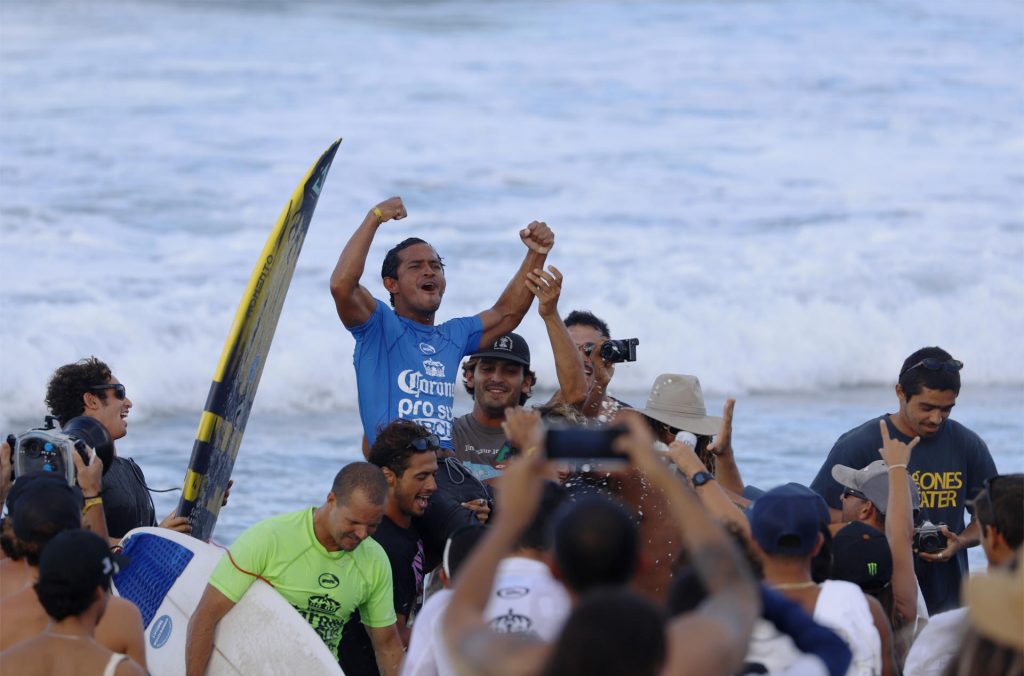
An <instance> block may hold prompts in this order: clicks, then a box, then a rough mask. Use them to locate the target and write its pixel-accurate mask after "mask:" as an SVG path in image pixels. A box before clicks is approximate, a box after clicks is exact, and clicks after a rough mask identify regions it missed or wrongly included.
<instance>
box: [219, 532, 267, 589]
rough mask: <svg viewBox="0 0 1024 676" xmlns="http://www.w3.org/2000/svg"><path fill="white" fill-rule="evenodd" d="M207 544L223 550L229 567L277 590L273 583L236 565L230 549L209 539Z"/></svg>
mask: <svg viewBox="0 0 1024 676" xmlns="http://www.w3.org/2000/svg"><path fill="white" fill-rule="evenodd" d="M209 543H210V544H211V545H213V546H214V547H220V548H221V549H223V550H224V551H225V552H227V553H228V560H229V561H231V565H232V566H234V567H235V568H236V569H238V570H239V571H241V572H243V573H245V574H246V575H251V576H252V577H254V578H256V579H257V580H263V581H264V582H266V583H267V584H268V585H270V587H271V589H277V588H276V587H274V583H273V582H271V581H270V580H268V579H267V578H265V577H263V576H262V575H259V574H257V573H254V572H252V571H249V570H246V569H245V568H242V567H241V566H240V565H238V564H237V563H236V562H235V557H233V556H231V550H230V549H228V548H227V547H225V546H224V545H222V544H221V543H219V542H214V541H213V540H212V539H211V540H209Z"/></svg>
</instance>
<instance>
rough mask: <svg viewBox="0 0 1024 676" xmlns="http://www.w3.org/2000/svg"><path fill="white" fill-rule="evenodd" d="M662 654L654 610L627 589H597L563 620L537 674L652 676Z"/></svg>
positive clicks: (661, 630)
mask: <svg viewBox="0 0 1024 676" xmlns="http://www.w3.org/2000/svg"><path fill="white" fill-rule="evenodd" d="M666 650H667V641H666V638H665V616H664V614H663V613H662V611H661V609H660V608H658V607H657V606H655V605H654V604H653V603H651V602H650V601H648V600H647V599H645V598H643V597H641V596H640V595H639V594H637V593H635V592H632V591H629V590H627V589H601V590H598V591H595V592H591V593H590V594H588V595H587V596H586V597H584V598H583V599H582V600H581V601H580V603H579V605H577V606H576V608H574V609H573V611H572V612H571V613H570V614H569V617H568V619H566V621H565V625H564V626H563V627H562V632H561V634H559V636H558V639H557V640H556V641H555V644H554V646H553V650H552V651H551V654H550V656H549V657H548V660H547V663H546V664H545V665H544V669H543V671H541V674H543V675H544V676H556V675H557V676H567V675H568V676H584V675H586V676H589V675H590V674H603V675H605V676H617V675H619V674H621V675H622V676H645V675H646V674H651V675H652V676H653V674H658V673H660V671H661V668H662V666H664V664H665V654H666Z"/></svg>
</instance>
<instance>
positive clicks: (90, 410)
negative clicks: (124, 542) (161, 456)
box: [46, 357, 227, 540]
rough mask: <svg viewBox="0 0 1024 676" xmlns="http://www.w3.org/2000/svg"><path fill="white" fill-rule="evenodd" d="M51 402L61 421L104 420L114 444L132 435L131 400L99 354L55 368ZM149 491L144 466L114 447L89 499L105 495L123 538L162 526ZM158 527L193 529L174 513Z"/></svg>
mask: <svg viewBox="0 0 1024 676" xmlns="http://www.w3.org/2000/svg"><path fill="white" fill-rule="evenodd" d="M46 405H47V407H48V408H49V409H50V413H51V414H52V415H54V416H55V417H56V418H57V420H58V421H59V422H60V423H61V424H62V425H64V424H66V423H67V422H68V421H69V420H71V419H72V418H76V417H78V416H83V415H84V416H89V417H91V418H95V419H96V420H98V421H99V422H100V423H102V425H103V427H105V428H106V430H107V432H108V433H109V434H110V438H111V439H112V440H113V441H114V442H116V441H117V440H118V439H121V438H123V437H124V436H125V435H126V434H127V433H128V421H127V418H128V413H129V411H131V408H132V400H131V399H129V398H128V394H127V392H126V390H125V386H124V385H122V384H121V382H120V381H119V380H118V379H117V378H115V377H114V375H113V374H112V373H111V371H110V367H109V366H107V365H106V364H105V363H103V362H102V361H100V360H99V359H97V358H96V357H89V358H88V359H82V360H81V361H77V362H75V363H73V364H65V365H64V366H61V367H60V368H58V369H57V370H56V371H54V372H53V376H51V378H50V382H49V384H48V385H47V388H46ZM149 491H150V489H149V487H148V486H147V485H146V477H145V475H144V474H143V473H142V468H141V467H139V466H138V465H137V464H136V463H135V461H134V460H132V459H131V458H125V457H122V456H119V455H118V454H117V450H116V446H115V447H114V450H113V457H112V458H111V459H110V462H109V464H107V465H106V466H105V467H104V471H103V485H102V489H101V490H100V492H99V493H98V494H96V495H84V498H85V499H86V500H87V501H88V500H92V499H95V498H101V499H102V502H103V509H104V512H105V514H106V519H107V533H108V535H109V536H110V537H111V538H112V539H114V540H119V539H120V538H122V537H124V535H125V534H126V533H127V532H128V531H130V530H132V529H133V528H139V527H140V526H155V525H157V522H156V509H155V508H154V506H153V499H152V497H150V494H149ZM226 499H227V498H226V497H225V501H226ZM159 525H160V527H161V528H170V529H171V530H176V531H178V532H181V533H187V532H189V530H191V527H190V526H189V525H188V520H187V519H185V517H180V516H176V515H175V514H174V512H173V511H172V512H171V513H170V514H168V515H167V516H166V517H165V518H164V520H163V521H162V522H160V524H159Z"/></svg>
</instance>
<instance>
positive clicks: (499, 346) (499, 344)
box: [494, 336, 512, 352]
mask: <svg viewBox="0 0 1024 676" xmlns="http://www.w3.org/2000/svg"><path fill="white" fill-rule="evenodd" d="M494 349H495V350H502V351H504V352H511V351H512V338H511V336H502V337H501V338H498V339H497V340H496V341H494Z"/></svg>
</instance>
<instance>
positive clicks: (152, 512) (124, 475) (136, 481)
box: [100, 456, 157, 538]
mask: <svg viewBox="0 0 1024 676" xmlns="http://www.w3.org/2000/svg"><path fill="white" fill-rule="evenodd" d="M101 488H102V490H101V492H100V495H101V496H103V514H104V515H105V516H106V518H107V534H108V535H109V536H110V537H112V538H121V537H124V536H125V534H126V533H127V532H128V531H130V530H132V529H133V528H140V527H142V526H155V525H157V524H156V509H154V507H153V499H152V497H150V495H149V490H148V489H147V488H146V477H145V476H144V475H143V474H142V468H141V467H139V466H138V465H137V464H135V461H134V460H132V459H131V458H122V457H120V456H114V458H113V460H112V461H111V465H110V469H108V470H107V473H106V474H104V475H103V483H102V484H101Z"/></svg>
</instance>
